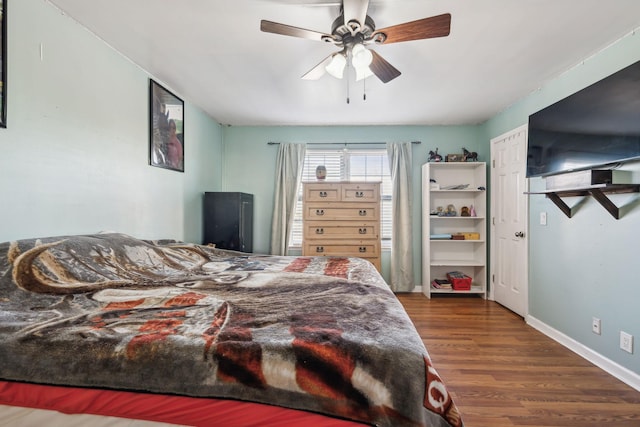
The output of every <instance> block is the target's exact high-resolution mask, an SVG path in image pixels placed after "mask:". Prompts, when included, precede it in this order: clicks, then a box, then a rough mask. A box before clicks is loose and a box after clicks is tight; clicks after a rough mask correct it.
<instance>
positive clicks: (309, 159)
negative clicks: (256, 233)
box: [289, 148, 392, 248]
mask: <svg viewBox="0 0 640 427" xmlns="http://www.w3.org/2000/svg"><path fill="white" fill-rule="evenodd" d="M319 165H324V166H325V167H326V168H327V178H326V181H329V182H330V181H363V182H381V183H382V184H381V186H380V191H381V199H382V200H381V214H380V215H381V218H380V219H381V230H382V247H383V248H388V247H390V245H391V235H392V228H391V174H390V171H389V160H388V158H387V150H386V149H363V150H359V149H352V148H349V149H340V150H337V149H333V150H327V149H313V148H307V151H306V155H305V159H304V167H303V170H302V181H315V180H316V167H317V166H319ZM289 242H290V243H289V246H290V247H300V246H301V245H302V185H301V186H300V188H299V189H298V203H297V204H296V213H295V216H294V219H293V228H292V230H291V239H290V240H289Z"/></svg>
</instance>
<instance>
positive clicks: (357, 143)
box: [267, 141, 422, 145]
mask: <svg viewBox="0 0 640 427" xmlns="http://www.w3.org/2000/svg"><path fill="white" fill-rule="evenodd" d="M411 143H412V144H422V141H411ZM267 144H268V145H280V143H279V142H273V141H269V142H267ZM382 144H384V145H386V144H387V143H386V142H309V143H307V145H382Z"/></svg>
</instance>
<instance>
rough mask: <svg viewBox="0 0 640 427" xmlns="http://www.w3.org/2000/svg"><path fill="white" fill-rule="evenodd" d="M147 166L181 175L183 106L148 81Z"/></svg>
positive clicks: (182, 169) (157, 85)
mask: <svg viewBox="0 0 640 427" xmlns="http://www.w3.org/2000/svg"><path fill="white" fill-rule="evenodd" d="M149 164H150V165H151V166H157V167H159V168H165V169H171V170H174V171H179V172H184V102H183V101H182V99H180V98H178V97H177V96H175V95H174V94H173V93H171V92H170V91H168V90H167V89H165V88H164V87H162V86H160V84H158V83H156V82H154V81H153V80H151V79H149Z"/></svg>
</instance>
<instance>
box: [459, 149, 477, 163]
mask: <svg viewBox="0 0 640 427" xmlns="http://www.w3.org/2000/svg"><path fill="white" fill-rule="evenodd" d="M462 161H463V162H477V161H478V153H476V152H475V151H469V150H467V149H466V148H464V147H462Z"/></svg>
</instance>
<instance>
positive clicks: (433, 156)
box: [429, 148, 442, 162]
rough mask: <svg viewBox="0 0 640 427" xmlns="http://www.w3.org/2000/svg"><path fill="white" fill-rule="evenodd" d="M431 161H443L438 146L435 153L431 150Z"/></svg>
mask: <svg viewBox="0 0 640 427" xmlns="http://www.w3.org/2000/svg"><path fill="white" fill-rule="evenodd" d="M429 161H430V162H441V161H442V156H441V155H440V154H438V149H437V148H436V151H435V153H434V152H433V151H429Z"/></svg>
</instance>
